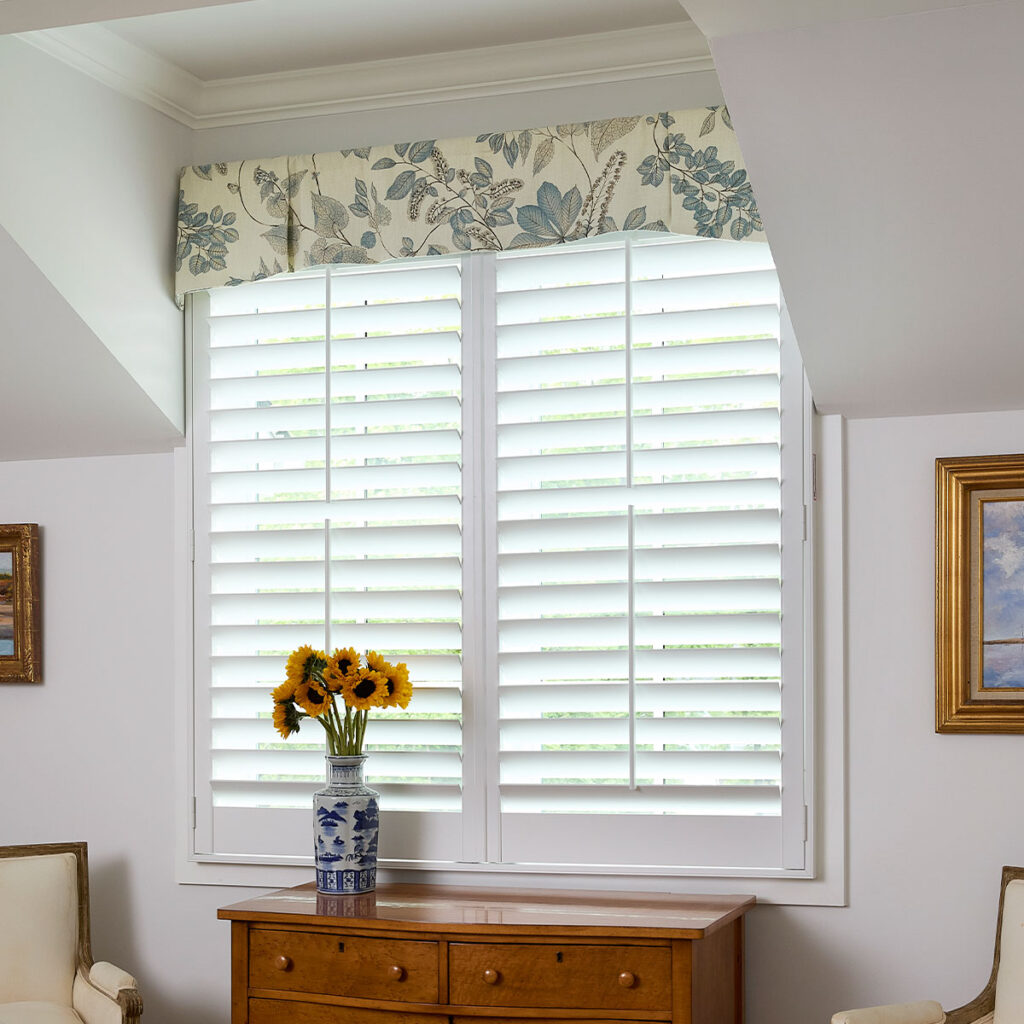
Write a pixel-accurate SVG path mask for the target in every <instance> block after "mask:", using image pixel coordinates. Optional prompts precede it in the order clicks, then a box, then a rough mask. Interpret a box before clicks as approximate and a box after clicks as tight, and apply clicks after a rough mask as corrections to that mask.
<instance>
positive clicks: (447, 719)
mask: <svg viewBox="0 0 1024 1024" xmlns="http://www.w3.org/2000/svg"><path fill="white" fill-rule="evenodd" d="M328 295H329V296H330V310H329V312H328V309H327V296H328ZM460 304H461V283H460V272H459V267H458V265H457V264H453V263H449V264H447V265H438V264H432V265H424V266H422V267H402V268H399V269H388V270H386V271H380V270H376V271H374V272H372V273H367V272H365V271H363V272H340V273H339V272H332V273H331V279H330V282H329V287H328V282H327V280H326V278H325V275H324V274H323V273H320V274H317V275H315V276H312V275H311V276H309V277H303V278H299V279H294V278H293V279H279V280H271V281H266V282H261V283H258V284H253V285H248V286H247V287H246V288H244V289H237V290H236V289H224V290H220V291H217V292H214V293H211V310H210V319H209V351H208V360H209V364H208V369H209V377H208V380H209V384H208V387H209V390H208V394H206V395H205V396H203V395H197V396H196V398H197V401H196V405H197V410H196V415H197V420H200V419H201V420H203V421H205V432H206V436H207V437H208V438H209V441H208V444H207V446H206V449H205V452H206V454H205V458H206V459H207V466H206V468H207V469H208V473H206V474H205V477H206V481H207V487H208V493H207V494H205V495H201V496H200V495H197V508H198V509H199V510H200V514H202V511H203V506H204V504H205V509H206V511H207V514H208V527H209V530H208V537H209V540H208V550H207V551H206V552H205V556H206V558H205V560H206V562H207V564H208V567H209V571H208V582H209V588H208V591H209V592H208V593H197V605H201V604H208V609H209V622H210V627H209V633H208V649H207V650H206V651H203V650H201V649H197V657H198V658H199V659H200V660H202V659H204V658H208V661H209V666H210V681H211V689H210V694H211V699H210V705H209V709H208V717H209V722H208V729H209V736H210V750H209V759H210V760H209V765H208V768H209V776H208V777H209V778H210V780H211V787H212V793H211V801H210V802H211V805H212V813H211V818H210V821H209V824H208V826H207V827H208V829H209V830H210V832H211V834H210V835H209V836H208V837H207V839H208V844H209V848H210V849H214V850H216V851H218V852H226V851H232V852H239V853H248V854H255V855H259V854H267V853H271V852H273V853H278V854H281V853H284V852H287V853H288V854H290V855H293V856H308V852H309V851H308V846H309V836H308V831H309V819H308V815H309V810H308V809H309V806H310V795H311V793H312V792H313V791H314V790H315V789H317V788H320V786H322V785H323V778H324V767H323V765H324V762H323V747H324V744H323V734H322V730H321V729H320V727H319V725H318V723H316V722H312V721H307V722H304V723H303V726H302V729H301V731H300V733H299V735H298V736H293V737H291V738H290V739H289V740H288V741H282V740H281V739H280V738H279V737H278V736H277V734H276V733H275V732H274V729H273V726H272V723H271V721H270V712H271V703H270V696H269V691H270V690H271V689H272V688H273V687H274V686H276V685H277V683H278V682H280V681H281V680H282V679H283V678H284V664H285V660H286V658H287V655H288V653H289V652H290V651H291V650H292V649H294V648H295V647H297V646H299V645H300V644H306V643H308V644H311V645H312V646H314V647H325V648H327V649H331V648H333V647H349V646H352V647H355V648H356V649H357V650H360V651H363V652H365V651H367V650H376V651H378V652H380V653H381V654H383V655H384V656H385V657H388V658H389V659H391V660H396V661H405V662H407V663H408V665H409V671H410V675H411V678H412V679H413V681H414V684H415V687H416V690H415V700H414V702H413V703H412V704H410V706H409V708H408V709H407V710H406V711H404V712H403V711H401V710H400V709H395V710H394V711H388V712H384V713H382V714H379V715H377V716H375V717H374V720H373V721H372V722H371V724H370V728H369V729H368V732H367V747H366V749H367V751H368V752H372V754H373V756H372V758H371V759H370V761H369V762H368V781H369V782H370V784H371V785H374V786H375V787H376V788H378V789H379V790H380V791H381V792H382V795H383V798H384V799H383V803H384V807H385V808H386V809H387V810H386V812H385V813H386V814H387V813H390V814H392V815H393V816H394V815H397V816H398V817H402V816H403V815H404V816H405V817H409V816H412V817H415V818H420V817H425V816H428V815H430V814H436V812H437V811H454V812H458V811H459V809H460V807H461V795H460V794H461V760H460V751H461V728H462V726H461V662H460V657H459V655H460V650H461V635H460V634H461V622H462V608H461V525H462V522H461V489H460V459H461V432H462V416H461V312H460V309H461V305H460ZM328 325H329V330H330V342H329V344H328V342H327V341H326V340H325V339H326V338H327V331H328ZM328 352H329V353H330V367H329V368H328V365H327V360H328ZM199 376H201V375H199V374H197V377H199ZM328 394H329V396H330V401H329V402H328V401H327V400H326V398H327V396H328ZM204 398H205V402H203V401H202V399H204ZM200 405H202V408H200ZM200 475H202V474H200ZM200 498H202V499H203V501H200V500H199V499H200ZM203 532H204V533H205V531H203ZM201 554H203V552H199V551H197V561H198V560H199V556H200V555H201ZM197 578H198V577H197ZM328 594H329V598H328V597H327V596H326V595H328ZM270 821H273V825H272V826H271V825H269V824H268V822H270ZM197 825H198V823H197ZM391 831H392V836H391V843H390V847H391V848H390V850H387V849H382V852H383V855H385V856H392V857H405V856H417V855H419V853H420V851H419V849H418V848H417V849H414V850H409V849H404V848H403V836H405V835H412V836H416V834H417V832H419V833H420V834H424V830H422V829H417V828H416V827H415V826H409V823H408V822H405V823H403V824H396V825H395V826H394V827H393V828H392V830H391ZM427 831H428V832H429V831H430V830H427ZM433 831H434V834H438V830H437V829H434V830H433ZM450 831H454V832H455V833H456V834H457V833H458V829H457V828H456V829H454V830H450ZM272 832H273V833H276V834H274V835H273V836H271V833H272ZM385 842H387V840H385ZM274 844H276V845H274ZM282 844H283V845H284V846H286V847H287V851H285V850H284V849H282ZM265 847H266V848H265ZM432 853H433V855H434V856H436V857H438V858H441V859H446V858H452V859H454V858H457V856H458V853H459V851H458V847H457V845H455V846H453V845H452V843H451V842H450V841H447V840H444V839H442V840H441V841H440V844H439V846H438V848H437V849H436V850H434V851H432Z"/></svg>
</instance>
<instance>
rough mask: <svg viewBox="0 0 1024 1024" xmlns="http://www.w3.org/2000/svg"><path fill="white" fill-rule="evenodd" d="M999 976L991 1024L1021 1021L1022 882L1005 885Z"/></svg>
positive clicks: (1023, 1005)
mask: <svg viewBox="0 0 1024 1024" xmlns="http://www.w3.org/2000/svg"><path fill="white" fill-rule="evenodd" d="M999 944H1000V951H999V976H998V977H997V978H996V1006H995V1013H994V1015H993V1018H992V1020H993V1024H1020V1022H1021V1021H1024V880H1022V879H1019V878H1016V879H1014V880H1013V881H1012V882H1008V883H1007V885H1006V890H1005V892H1004V893H1003V926H1002V929H1001V931H1000V938H999Z"/></svg>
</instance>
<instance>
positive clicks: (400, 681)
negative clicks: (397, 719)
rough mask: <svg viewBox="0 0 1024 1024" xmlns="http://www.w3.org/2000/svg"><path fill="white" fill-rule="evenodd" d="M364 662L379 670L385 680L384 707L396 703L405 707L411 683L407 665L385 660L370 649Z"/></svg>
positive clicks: (376, 670) (389, 706)
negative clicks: (394, 663)
mask: <svg viewBox="0 0 1024 1024" xmlns="http://www.w3.org/2000/svg"><path fill="white" fill-rule="evenodd" d="M366 664H367V665H368V666H369V667H370V668H372V669H373V670H374V672H379V673H380V674H381V675H382V676H384V678H385V679H386V680H387V685H388V692H387V696H386V697H385V698H384V707H386V708H393V707H395V705H398V707H400V708H407V707H408V706H409V701H410V700H412V683H410V682H409V666H408V665H406V663H405V662H404V661H400V662H399V663H398V664H397V665H392V664H391V662H389V661H385V660H384V659H383V658H382V657H381V656H380V655H379V654H378V653H377V652H376V651H370V652H369V653H368V654H367V655H366Z"/></svg>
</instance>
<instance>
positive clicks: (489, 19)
mask: <svg viewBox="0 0 1024 1024" xmlns="http://www.w3.org/2000/svg"><path fill="white" fill-rule="evenodd" d="M686 20H687V17H686V14H685V13H684V11H683V9H682V8H681V7H680V5H679V3H678V0H629V2H628V3H625V4H624V3H623V2H622V0H559V2H558V3H552V2H551V0H515V2H514V3H473V4H468V3H466V0H431V2H430V3H424V2H423V0H388V2H387V3H386V4H383V3H375V4H352V3H343V2H339V0H289V2H288V3H286V4H282V3H281V2H280V0H251V2H249V3H244V4H228V5H226V6H222V7H206V8H203V9H199V10H194V11H177V12H173V13H169V14H159V15H155V16H152V17H145V18H127V19H124V20H121V21H116V22H110V23H108V24H107V25H106V28H108V29H109V30H110V31H111V32H114V33H116V34H117V35H119V36H120V37H121V38H122V39H125V40H127V41H128V42H131V43H134V44H135V45H136V46H140V47H142V48H144V49H145V50H148V51H149V52H150V53H152V54H155V55H156V56H158V57H161V58H162V59H164V60H166V61H168V62H170V63H172V64H175V65H177V66H178V67H180V68H182V69H183V70H185V71H187V72H189V73H190V74H192V75H195V76H196V77H197V78H199V79H200V80H201V81H204V82H209V81H213V80H216V79H224V78H238V77H243V76H247V75H257V74H259V75H263V74H277V73H280V72H288V71H300V70H304V69H308V68H321V67H333V66H336V65H342V64H355V63H363V62H366V61H377V60H395V59H398V58H407V57H416V56H422V55H425V54H435V53H450V52H452V51H458V50H473V49H477V48H480V47H486V46H494V45H496V44H499V43H500V44H501V45H503V46H505V45H509V44H516V43H530V42H539V41H542V40H550V39H560V38H564V37H568V36H581V35H591V34H595V33H602V32H617V31H621V30H623V29H635V28H642V27H647V26H650V25H662V24H679V23H681V22H684V21H686Z"/></svg>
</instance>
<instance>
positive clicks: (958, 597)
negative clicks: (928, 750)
mask: <svg viewBox="0 0 1024 1024" xmlns="http://www.w3.org/2000/svg"><path fill="white" fill-rule="evenodd" d="M983 494H987V495H988V496H989V497H984V498H983V497H982V495H983ZM984 500H1010V501H1017V500H1019V501H1021V502H1024V455H980V456H970V457H961V458H950V459H936V460H935V731H936V732H991V733H1014V732H1024V687H1021V688H1020V689H1017V688H1013V689H1009V688H1007V689H1005V690H1000V691H995V690H992V691H991V695H986V694H983V693H981V692H980V691H981V690H983V689H984V687H983V686H981V685H980V681H981V679H982V676H981V660H980V655H976V652H978V651H980V645H981V643H982V632H981V621H982V620H981V593H982V590H981V587H982V570H983V567H984V562H983V552H982V533H981V525H980V524H981V516H980V513H979V512H977V509H978V508H979V507H980V503H981V502H982V501H984ZM1018 642H1019V641H1018ZM974 677H977V681H978V685H973V684H972V678H974Z"/></svg>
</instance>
